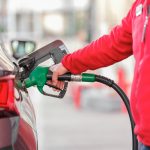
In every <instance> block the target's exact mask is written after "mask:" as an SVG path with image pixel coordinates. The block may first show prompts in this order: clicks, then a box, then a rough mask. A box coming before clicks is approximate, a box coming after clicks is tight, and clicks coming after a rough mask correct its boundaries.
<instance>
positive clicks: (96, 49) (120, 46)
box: [62, 11, 132, 74]
mask: <svg viewBox="0 0 150 150" xmlns="http://www.w3.org/2000/svg"><path fill="white" fill-rule="evenodd" d="M131 20H132V17H131V12H130V11H129V13H128V15H127V16H126V17H125V18H124V19H123V20H122V22H121V25H118V26H116V27H114V28H113V29H112V31H111V32H110V34H109V35H104V36H102V37H100V38H99V39H97V40H96V41H93V42H92V43H90V44H88V45H87V46H85V47H84V48H81V49H79V50H77V51H75V52H74V53H72V54H68V55H66V56H65V57H64V58H63V60H62V63H63V65H64V66H65V67H66V68H67V69H68V70H69V71H70V72H71V73H74V74H78V73H81V72H84V71H86V70H94V69H98V68H101V67H106V66H109V65H112V64H114V63H116V62H118V61H120V60H123V59H125V58H127V57H129V56H130V55H131V54H132V25H131V24H132V23H131Z"/></svg>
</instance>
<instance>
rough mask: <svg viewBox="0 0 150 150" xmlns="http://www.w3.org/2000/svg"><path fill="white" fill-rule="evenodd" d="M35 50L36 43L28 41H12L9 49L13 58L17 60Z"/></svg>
mask: <svg viewBox="0 0 150 150" xmlns="http://www.w3.org/2000/svg"><path fill="white" fill-rule="evenodd" d="M35 48H36V43H35V42H34V41H28V40H12V41H11V49H12V52H13V57H14V58H16V59H19V58H21V57H23V56H25V55H26V54H29V53H31V52H33V51H34V50H35Z"/></svg>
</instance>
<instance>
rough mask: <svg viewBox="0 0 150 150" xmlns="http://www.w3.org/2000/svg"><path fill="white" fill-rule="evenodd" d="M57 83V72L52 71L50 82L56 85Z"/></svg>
mask: <svg viewBox="0 0 150 150" xmlns="http://www.w3.org/2000/svg"><path fill="white" fill-rule="evenodd" d="M57 83H58V72H53V75H52V84H53V85H54V86H56V85H57Z"/></svg>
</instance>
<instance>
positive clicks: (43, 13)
mask: <svg viewBox="0 0 150 150" xmlns="http://www.w3.org/2000/svg"><path fill="white" fill-rule="evenodd" d="M132 3H133V0H121V1H118V0H0V37H1V38H2V40H3V41H4V43H5V46H6V48H7V50H8V52H9V53H10V55H12V56H14V57H15V58H16V59H18V58H19V56H23V55H24V54H26V53H28V52H31V49H32V48H33V50H36V49H38V48H40V47H42V46H44V45H46V44H48V43H50V42H52V41H54V40H56V39H60V40H62V41H63V42H64V44H65V45H66V46H67V48H68V51H69V52H70V53H71V52H73V51H75V50H77V49H79V48H81V47H83V46H85V45H86V44H88V43H90V42H91V41H93V40H96V39H97V38H98V37H100V36H102V35H104V34H107V33H109V31H110V30H111V28H112V27H113V26H115V25H117V24H119V23H120V22H121V19H122V18H123V17H124V16H126V14H127V12H128V10H129V8H130V6H131V5H132ZM14 40H20V41H26V42H34V46H33V45H32V48H31V49H28V48H26V53H24V52H22V51H21V50H19V51H17V52H16V53H15V54H14V51H13V46H16V45H12V41H14ZM133 66H134V60H133V58H132V57H130V58H128V59H126V60H124V61H122V62H119V63H117V64H115V65H112V66H110V67H107V68H102V69H98V70H96V71H94V72H95V73H98V74H101V75H104V76H106V77H109V78H111V79H113V80H114V81H115V82H116V83H118V84H119V85H120V86H121V87H122V89H123V90H124V91H125V92H126V94H127V95H128V96H129V95H130V87H131V82H132V75H133ZM29 94H30V96H31V100H32V102H33V105H34V108H35V113H36V116H37V129H38V138H39V149H42V150H99V149H102V150H110V149H114V150H127V149H131V133H130V124H129V119H128V115H127V113H126V109H125V107H124V105H123V104H122V102H121V100H120V98H119V96H118V95H117V94H116V93H115V92H114V91H113V90H112V89H110V88H107V87H105V86H103V85H100V84H97V83H95V84H81V83H72V84H70V85H69V89H68V91H67V94H66V96H65V98H64V99H62V100H58V99H54V98H50V97H44V96H42V95H41V94H40V93H39V92H38V91H37V89H35V88H30V89H29Z"/></svg>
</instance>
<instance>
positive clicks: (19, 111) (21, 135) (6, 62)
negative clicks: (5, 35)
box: [0, 42, 38, 150]
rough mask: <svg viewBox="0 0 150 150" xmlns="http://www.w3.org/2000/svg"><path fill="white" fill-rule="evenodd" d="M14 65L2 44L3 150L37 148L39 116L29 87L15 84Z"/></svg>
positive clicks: (0, 138)
mask: <svg viewBox="0 0 150 150" xmlns="http://www.w3.org/2000/svg"><path fill="white" fill-rule="evenodd" d="M15 67H16V66H15V64H14V63H13V61H12V58H10V57H9V56H8V54H7V53H6V50H5V48H4V46H3V43H2V42H1V43H0V133H1V134H0V149H1V150H37V149H38V141H37V129H36V117H35V112H34V108H33V105H32V103H31V101H30V97H29V95H28V92H27V90H26V89H24V90H23V89H22V90H20V89H18V88H17V86H16V84H15V77H16V76H15V74H14V70H15Z"/></svg>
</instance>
